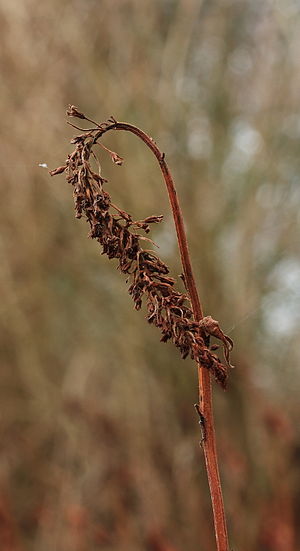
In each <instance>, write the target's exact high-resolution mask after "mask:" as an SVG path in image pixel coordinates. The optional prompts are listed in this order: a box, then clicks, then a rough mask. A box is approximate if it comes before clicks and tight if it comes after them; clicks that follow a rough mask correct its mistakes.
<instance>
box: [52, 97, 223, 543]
mask: <svg viewBox="0 0 300 551" xmlns="http://www.w3.org/2000/svg"><path fill="white" fill-rule="evenodd" d="M67 114H68V115H69V116H71V117H77V118H79V119H84V120H87V121H90V122H91V123H92V124H93V125H95V126H96V128H92V129H82V128H78V127H77V126H75V125H71V126H74V127H75V128H77V129H78V130H82V131H83V132H84V134H81V135H80V136H77V137H76V138H74V139H73V140H71V142H72V143H74V144H76V148H75V151H74V153H72V154H71V155H69V156H68V159H67V161H66V165H63V166H61V167H58V168H57V169H55V170H53V171H51V172H50V174H51V175H52V176H54V175H55V174H60V173H62V172H65V171H66V172H67V180H68V181H69V182H70V183H72V185H73V186H74V193H75V198H76V201H75V206H76V209H75V210H76V216H77V217H78V218H80V217H81V215H82V212H83V211H85V214H86V216H87V218H88V220H89V222H90V225H91V233H90V236H91V237H92V238H96V239H97V240H98V241H99V242H100V244H101V245H102V247H103V252H105V254H107V255H108V256H109V258H118V251H117V250H116V248H115V244H116V240H117V242H119V244H120V243H123V240H124V237H126V236H127V237H126V239H127V240H129V241H130V243H131V249H130V251H131V253H130V255H129V254H128V251H127V255H126V256H125V260H124V259H123V264H120V265H119V266H120V269H121V271H122V272H123V273H130V269H129V268H130V267H131V266H132V263H133V262H134V259H138V258H140V256H139V255H141V253H142V251H141V250H140V249H139V248H138V237H139V236H138V235H136V234H130V233H129V231H128V227H129V225H130V224H131V225H132V224H133V225H136V226H137V225H138V226H139V227H144V226H145V223H146V222H147V221H148V222H150V221H151V220H152V222H153V221H156V222H157V221H160V220H159V219H161V217H150V218H148V219H145V220H144V221H142V222H143V224H141V223H140V222H138V223H133V222H132V219H131V217H130V216H129V215H128V214H126V213H125V212H124V211H121V210H120V209H118V208H117V207H115V206H114V205H112V204H111V202H110V196H109V194H108V193H106V192H104V191H103V190H102V184H103V182H104V181H105V180H104V179H103V178H101V176H100V175H97V174H95V173H94V172H93V171H92V169H91V167H90V165H89V162H88V160H89V156H90V155H91V154H93V152H92V147H93V145H95V144H99V145H101V146H102V147H103V148H104V149H106V150H107V151H108V152H109V154H110V155H111V157H112V160H113V161H114V162H115V163H116V164H122V159H121V157H119V156H118V155H117V154H116V153H114V152H112V151H110V150H109V149H107V148H106V147H105V146H104V145H103V144H102V143H101V142H98V140H99V138H101V136H103V134H105V133H106V132H109V131H110V130H123V131H127V132H131V133H133V134H135V135H136V136H137V137H138V138H140V139H141V140H142V141H143V142H144V143H145V144H146V145H147V147H149V149H150V150H151V151H152V153H153V154H154V155H155V157H156V159H157V161H158V163H159V166H160V169H161V172H162V174H163V177H164V181H165V184H166V187H167V191H168V196H169V200H170V204H171V208H172V213H173V217H174V222H175V228H176V234H177V240H178V245H179V250H180V256H181V262H182V267H183V273H184V278H185V286H186V289H187V292H188V295H189V298H190V301H191V306H192V310H189V313H188V314H187V315H188V317H190V318H191V317H193V318H194V320H195V321H192V322H190V321H188V319H186V320H185V322H184V323H185V324H186V323H189V327H190V329H189V331H188V333H189V334H191V336H192V340H191V341H189V342H185V344H184V345H182V344H181V343H180V342H177V343H176V340H175V344H176V346H178V347H179V348H180V350H181V353H182V355H183V357H186V356H187V355H188V354H189V355H190V356H191V357H192V358H193V359H195V358H196V361H197V369H198V387H199V401H198V404H196V409H197V411H198V413H199V416H200V423H201V428H202V434H203V438H202V448H203V452H204V457H205V466H206V472H207V477H208V482H209V489H210V495H211V501H212V510H213V518H214V527H215V536H216V544H217V551H229V547H228V536H227V527H226V518H225V512H224V504H223V497H222V489H221V483H220V476H219V468H218V460H217V450H216V440H215V429H214V419H213V407H212V381H211V376H212V375H211V373H212V371H213V374H214V376H215V378H216V380H217V381H218V382H219V383H220V384H221V385H222V386H223V387H224V386H225V383H226V368H224V366H222V364H221V362H220V361H219V359H218V358H217V357H216V356H214V355H213V354H212V353H211V352H210V350H209V349H208V348H207V346H206V345H208V340H209V335H212V336H215V337H216V338H217V339H219V340H221V341H222V342H223V346H224V356H225V359H226V363H227V366H229V367H230V363H229V351H230V349H231V347H232V341H231V339H230V338H229V337H227V336H226V335H224V334H223V333H222V331H221V330H220V328H219V326H218V323H217V322H216V321H215V320H213V319H212V318H210V317H209V316H208V317H205V318H204V317H203V310H202V306H201V302H200V299H199V295H198V291H197V287H196V283H195V278H194V275H193V270H192V265H191V259H190V254H189V249H188V243H187V238H186V232H185V227H184V220H183V215H182V211H181V208H180V204H179V201H178V197H177V192H176V188H175V185H174V181H173V178H172V176H171V173H170V170H169V168H168V165H167V163H166V160H165V155H164V153H162V152H161V151H160V149H159V148H158V147H157V145H156V143H155V142H154V141H153V139H152V138H151V137H150V136H148V135H147V134H146V133H145V132H143V131H142V130H140V129H139V128H137V127H136V126H133V125H131V124H128V123H124V122H117V121H116V120H115V119H114V118H111V119H109V121H108V122H107V123H102V124H100V125H99V124H97V123H95V122H94V121H92V120H91V119H88V118H87V117H86V116H85V115H84V114H83V113H81V112H80V111H78V109H77V108H76V107H74V106H70V108H69V110H68V111H67ZM90 178H92V179H93V180H94V189H93V186H92V187H91V185H90ZM95 189H96V190H97V189H98V190H100V191H101V193H100V195H99V194H98V195H97V193H98V192H97V193H96V196H94V197H93V194H94V193H95ZM110 204H111V206H112V207H114V208H115V209H116V210H117V211H118V212H119V213H121V217H123V219H124V218H125V220H127V222H126V224H127V226H126V227H124V226H122V225H120V223H119V222H118V221H117V220H116V219H115V218H114V217H111V216H110V217H109V218H107V214H108V209H109V206H110ZM95 209H96V212H98V214H99V216H100V218H99V219H97V216H96V214H95ZM99 220H100V222H99ZM101 220H102V222H101ZM107 220H110V222H107ZM101 224H104V226H105V224H106V226H105V227H106V232H108V234H109V235H110V233H112V235H111V237H112V240H111V241H109V242H108V241H107V234H105V235H104V237H103V236H102V237H101V231H102V230H101V228H102V226H101ZM102 229H103V228H102ZM99 232H100V234H99ZM113 234H114V235H113ZM121 236H122V238H121ZM126 239H125V241H126ZM129 241H128V242H129ZM144 252H145V251H144ZM124 262H125V264H124ZM145 262H146V264H147V265H148V268H149V269H150V272H148V276H149V274H151V272H153V258H152V257H151V254H150V255H149V254H148V253H147V258H146V259H145V258H144V263H145ZM157 262H158V264H157V266H158V267H157V266H156V270H155V271H156V272H157V273H159V272H160V275H156V276H154V278H156V280H158V283H157V282H156V286H157V287H163V288H165V287H166V286H167V287H169V288H170V287H171V286H172V285H173V282H174V280H173V282H172V281H171V278H168V277H166V274H167V273H168V270H165V268H166V266H164V265H163V263H162V262H161V261H159V259H158V260H157ZM138 264H139V261H138ZM157 270H158V271H157ZM162 274H165V275H162ZM150 277H151V276H150ZM146 282H148V283H147V285H148V288H149V289H150V287H151V285H153V284H155V281H152V283H151V281H150V279H149V277H146ZM144 283H145V280H143V285H144ZM152 288H153V287H151V289H152ZM129 292H130V294H131V295H132V296H133V298H134V301H135V306H136V308H137V309H139V308H140V306H141V289H140V288H139V286H138V284H135V285H132V286H131V287H130V290H129ZM143 292H144V291H143ZM151 292H152V291H151ZM172 292H173V291H172ZM149 294H151V293H149ZM170 296H171V298H172V299H174V300H175V305H177V308H175V309H176V310H177V311H178V310H181V309H182V312H183V310H185V312H188V309H187V308H186V307H184V306H182V304H183V303H182V300H181V298H182V299H183V300H184V296H183V295H182V296H181V295H180V294H178V293H174V292H173V294H172V293H171V295H170ZM157 297H159V295H157V296H156V298H157ZM152 298H153V297H152ZM178 305H179V306H180V307H179V308H178ZM152 306H153V304H151V301H150V304H149V311H148V321H149V322H150V323H151V322H152V321H153V316H154V312H153V308H152ZM149 312H150V313H149ZM150 320H151V321H150ZM179 321H180V322H182V319H181V318H180V320H179ZM156 325H157V326H158V327H160V325H159V324H156ZM194 326H197V327H196V328H195V327H194ZM169 329H170V328H168V327H167V326H166V325H165V326H164V328H163V329H162V332H163V338H162V340H163V341H164V342H165V341H166V340H168V339H170V338H171V337H170V330H169ZM193 331H194V333H193ZM173 342H174V340H173ZM199 343H200V344H199ZM197 347H198V348H197Z"/></svg>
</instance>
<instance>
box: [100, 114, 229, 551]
mask: <svg viewBox="0 0 300 551" xmlns="http://www.w3.org/2000/svg"><path fill="white" fill-rule="evenodd" d="M109 130H125V131H128V132H132V133H133V134H135V135H136V136H138V137H139V138H140V139H141V140H142V141H143V142H144V143H145V144H146V145H147V146H148V147H149V148H150V149H151V151H152V152H153V153H154V155H155V157H156V158H157V160H158V162H159V165H160V168H161V171H162V174H163V177H164V180H165V184H166V186H167V190H168V195H169V200H170V204H171V208H172V213H173V217H174V222H175V228H176V234H177V240H178V245H179V250H180V256H181V263H182V267H183V272H184V276H185V283H186V288H187V290H188V293H189V296H190V299H191V304H192V310H193V314H194V318H195V320H196V321H200V320H201V319H202V318H203V310H202V306H201V302H200V299H199V295H198V291H197V287H196V283H195V278H194V275H193V270H192V264H191V259H190V254H189V249H188V243H187V237H186V231H185V227H184V221H183V215H182V211H181V208H180V204H179V201H178V198H177V192H176V188H175V184H174V181H173V178H172V176H171V173H170V171H169V168H168V165H167V163H166V161H165V155H164V153H161V151H160V150H159V148H158V147H157V145H156V143H155V142H154V141H153V139H152V138H151V137H150V136H148V135H147V134H146V133H145V132H143V131H142V130H140V129H139V128H137V127H136V126H133V125H131V124H128V123H124V122H114V123H113V124H111V125H109V126H107V127H106V128H101V129H99V131H96V134H95V139H94V142H95V143H96V141H97V139H98V138H100V137H101V136H102V135H103V134H104V133H106V132H107V131H109ZM197 366H198V382H199V404H198V407H199V411H200V413H201V416H203V417H201V418H202V419H203V423H204V438H203V442H202V447H203V451H204V457H205V465H206V471H207V478H208V483H209V489H210V495H211V501H212V509H213V517H214V526H215V535H216V543H217V551H228V550H229V546H228V536H227V527H226V518H225V511H224V503H223V496H222V488H221V482H220V475H219V468H218V460H217V450H216V439H215V429H214V419H213V406H212V385H211V375H210V372H209V370H208V369H206V368H203V367H201V364H197Z"/></svg>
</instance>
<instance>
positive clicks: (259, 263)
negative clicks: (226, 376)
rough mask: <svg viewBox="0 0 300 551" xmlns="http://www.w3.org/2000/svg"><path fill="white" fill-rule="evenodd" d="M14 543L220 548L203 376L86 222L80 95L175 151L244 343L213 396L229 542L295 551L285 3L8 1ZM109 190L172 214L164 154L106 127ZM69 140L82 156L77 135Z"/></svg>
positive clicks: (9, 436) (10, 529)
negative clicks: (75, 160) (142, 304)
mask: <svg viewBox="0 0 300 551" xmlns="http://www.w3.org/2000/svg"><path fill="white" fill-rule="evenodd" d="M0 14H1V18H0V30H1V33H0V40H1V49H0V60H1V68H2V71H1V74H2V78H1V86H0V94H1V103H0V111H1V127H0V133H1V153H2V155H1V161H0V162H1V173H2V178H1V186H2V192H1V197H2V201H1V217H0V224H1V234H0V247H1V264H0V278H1V288H2V301H1V315H0V325H1V372H0V377H1V379H0V397H1V410H0V411H1V417H0V430H1V440H0V441H1V455H0V458H1V462H0V531H1V537H0V549H1V551H2V550H3V551H23V550H27V549H28V550H29V549H30V550H33V549H34V550H35V549H36V550H41V549H43V551H47V550H48V549H49V551H50V550H51V551H52V550H53V549H57V550H59V551H69V550H72V551H85V550H88V551H91V550H93V549H95V550H96V549H104V550H105V549H107V550H108V549H109V550H114V551H118V550H120V551H121V550H122V551H123V550H124V549H128V550H130V551H134V550H135V549H136V550H139V551H140V550H141V549H145V550H150V551H183V550H185V551H189V550H191V551H192V550H194V549H202V550H203V551H208V550H211V549H214V541H213V534H212V530H211V512H210V503H209V498H208V491H207V483H206V480H205V476H204V469H203V465H202V455H201V449H200V448H199V446H198V441H199V440H200V434H199V428H198V426H197V419H196V418H195V414H194V411H193V407H192V405H193V403H194V401H195V400H196V390H197V389H196V373H195V370H194V366H193V365H192V362H189V361H186V362H182V361H181V360H180V359H179V358H178V354H177V352H176V350H173V348H172V346H171V345H162V344H159V342H158V336H157V333H156V331H155V330H154V329H153V328H151V327H149V326H147V324H146V323H143V321H144V320H143V319H142V316H141V315H139V314H138V313H136V312H133V311H132V305H131V302H130V298H129V297H128V296H127V293H126V291H125V284H124V281H122V279H121V277H120V274H118V273H117V271H116V270H114V269H113V267H112V266H111V265H110V263H108V262H107V261H106V260H105V258H103V257H101V256H99V253H98V250H97V247H95V244H93V243H92V242H91V241H89V240H87V239H86V234H87V227H86V226H85V225H84V223H83V222H81V223H80V222H77V221H76V220H74V219H73V206H72V198H71V196H70V189H68V187H67V186H66V184H65V182H64V179H63V177H61V179H60V180H59V178H57V179H55V180H51V179H50V178H49V176H48V174H47V171H46V170H45V169H43V168H41V167H39V166H38V164H39V163H47V164H48V166H49V167H50V168H54V167H55V166H57V165H58V164H60V163H61V162H63V161H64V159H65V152H66V150H67V148H68V145H67V139H68V138H70V137H71V136H72V130H70V128H68V127H66V125H65V124H64V112H65V107H66V105H67V104H68V103H73V104H75V105H78V106H79V108H80V109H82V110H83V111H84V112H88V113H89V114H90V115H91V117H92V118H95V119H97V120H102V119H103V120H104V119H105V118H107V117H108V116H109V115H110V114H113V115H114V116H115V117H116V118H118V119H120V120H122V119H123V120H128V122H132V123H134V124H137V125H138V126H141V127H142V128H144V129H145V130H146V131H147V132H148V133H150V134H151V135H152V136H153V138H154V139H156V140H157V141H158V143H159V145H160V147H161V148H162V149H164V150H165V151H166V154H167V158H168V162H169V165H170V167H171V169H172V171H173V175H174V177H175V180H176V182H177V186H178V192H179V195H180V198H181V200H182V206H183V210H184V213H185V215H186V224H187V227H188V234H189V240H190V246H191V252H192V257H193V261H194V266H195V271H196V274H197V278H198V283H199V289H200V294H201V296H202V300H203V304H204V308H205V313H206V314H211V315H213V316H214V317H215V318H216V319H219V320H220V321H221V323H222V327H224V329H225V330H229V331H230V335H231V336H232V337H233V338H234V340H235V343H236V347H235V358H234V363H235V365H236V366H237V369H236V370H235V371H234V372H233V373H232V376H231V381H230V384H229V389H228V391H227V392H226V393H222V391H220V390H219V389H217V388H216V389H215V407H216V423H217V434H218V445H219V454H220V459H221V470H222V480H223V486H224V492H225V504H226V509H227V512H228V519H229V529H230V536H231V546H232V547H233V548H234V549H236V550H238V549H243V551H252V550H253V549H256V550H257V551H294V550H295V549H297V547H298V545H299V543H298V542H299V533H298V532H297V530H299V527H298V528H297V523H296V511H297V508H299V502H300V499H299V470H298V469H297V463H298V460H299V428H298V423H297V422H296V420H297V419H298V415H299V405H298V403H299V398H298V395H299V386H300V385H299V370H298V365H299V345H298V342H299V302H300V300H299V296H300V293H299V289H300V284H299V275H300V264H299V238H298V232H299V221H300V219H299V203H300V192H299V189H300V187H299V154H298V149H299V147H298V142H299V137H300V118H299V113H298V112H299V97H298V96H299V94H298V90H299V75H300V71H299V56H298V51H299V40H300V39H299V37H300V34H299V24H300V12H299V7H298V5H297V3H296V2H293V1H292V0H285V2H283V1H278V2H276V3H273V2H266V3H259V2H250V1H246V0H245V1H243V2H242V1H235V2H233V1H229V0H228V1H227V0H226V2H220V1H216V2H205V1H203V2H197V1H196V0H185V1H184V0H178V1H175V0H173V1H172V0H169V1H165V2H158V1H153V2H138V1H137V0H114V1H112V0H110V1H108V0H103V1H101V2H99V1H96V0H94V1H93V0H88V1H80V0H78V1H76V2H75V1H73V2H71V1H69V0H66V1H65V2H63V3H61V2H58V0H52V2H48V3H43V2H37V1H36V0H27V1H26V2H25V1H24V0H19V1H18V2H16V1H14V2H8V0H1V1H0ZM107 140H108V141H107V143H108V145H111V146H113V148H115V149H116V150H117V151H118V153H120V154H121V155H122V157H125V159H126V163H125V165H124V167H121V168H119V167H114V166H112V165H111V164H109V162H108V161H107V160H106V159H105V157H104V158H103V171H104V175H105V176H106V177H108V178H109V180H110V184H109V185H110V186H111V188H110V189H111V192H112V195H113V197H115V199H116V203H117V204H120V205H121V206H123V207H124V208H125V209H128V210H129V211H130V212H133V213H134V214H135V215H136V216H137V217H140V218H142V217H143V216H147V215H150V214H153V213H155V214H164V215H165V222H164V223H163V226H161V228H159V229H157V231H156V232H155V240H156V241H157V242H158V243H159V245H160V254H161V255H162V257H163V258H164V259H165V260H166V262H167V263H168V264H169V265H171V266H172V267H173V271H174V273H175V275H176V274H178V273H180V271H181V269H180V265H179V262H178V254H177V248H176V242H175V238H174V231H173V225H172V221H171V217H170V213H169V207H168V203H167V199H166V196H165V192H164V188H163V186H162V184H161V181H160V176H159V172H158V169H157V167H156V166H155V164H154V163H153V160H152V158H151V156H150V155H149V154H148V153H147V151H145V150H144V148H143V146H142V145H141V144H139V143H137V142H136V141H135V139H134V137H129V136H119V135H118V136H116V137H115V138H114V140H113V139H112V137H108V138H107ZM70 151H71V149H70Z"/></svg>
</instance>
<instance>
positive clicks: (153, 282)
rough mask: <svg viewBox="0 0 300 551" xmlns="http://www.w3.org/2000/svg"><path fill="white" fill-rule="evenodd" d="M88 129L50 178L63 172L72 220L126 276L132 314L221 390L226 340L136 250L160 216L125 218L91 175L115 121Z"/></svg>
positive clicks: (157, 264) (155, 261)
mask: <svg viewBox="0 0 300 551" xmlns="http://www.w3.org/2000/svg"><path fill="white" fill-rule="evenodd" d="M67 114H68V115H69V116H71V117H78V118H81V119H86V120H90V119H88V118H87V117H85V115H83V113H81V112H80V111H79V110H78V109H77V108H76V107H75V106H74V105H72V106H70V107H69V109H68V111H67ZM94 124H95V125H96V128H95V129H88V131H86V132H84V133H83V134H80V135H78V136H76V137H75V138H73V139H72V140H71V143H73V144H75V149H74V151H73V153H71V154H70V155H68V158H67V160H66V163H65V165H63V166H60V167H58V168H57V169H55V170H52V171H51V172H50V174H51V175H52V176H54V175H56V174H60V173H62V172H65V173H66V179H67V182H68V183H69V184H71V185H72V186H73V193H74V202H75V213H76V218H81V217H82V216H85V217H86V219H87V221H88V223H89V225H90V233H89V237H91V238H92V239H95V240H96V241H98V242H99V244H100V245H101V247H102V254H106V255H107V256H108V258H115V259H117V261H118V268H119V269H120V271H121V272H122V273H123V274H126V275H127V278H128V281H129V283H130V285H129V294H130V295H131V297H132V299H133V301H134V305H135V308H136V310H140V308H141V307H142V303H143V302H144V304H145V306H146V311H147V320H148V322H149V323H152V324H153V325H155V326H156V327H158V328H159V329H160V331H161V333H162V337H161V341H162V342H167V341H169V340H170V341H172V342H173V343H174V344H175V346H176V347H177V348H179V350H180V353H181V356H182V358H186V357H187V356H189V357H190V358H192V359H193V360H196V362H198V363H200V364H201V366H202V367H204V368H206V369H209V370H210V371H211V372H212V374H213V376H214V377H215V379H216V381H217V382H218V383H219V384H220V385H221V386H222V387H223V388H225V387H226V381H227V375H228V368H229V367H232V366H231V364H230V361H229V353H230V350H231V349H232V345H233V343H232V340H231V339H230V338H229V337H228V336H226V335H224V333H223V332H222V331H221V329H220V327H219V324H218V322H216V321H215V320H213V319H212V318H211V317H210V316H207V317H205V318H203V319H202V320H201V321H200V322H196V321H195V320H194V319H193V312H192V309H191V307H190V301H189V298H188V296H187V295H186V294H182V293H180V292H179V291H177V290H176V289H175V287H174V285H175V280H174V279H173V278H172V277H170V276H169V268H168V267H167V266H166V264H165V263H164V262H163V261H162V260H161V259H160V258H158V256H157V255H156V254H155V253H154V252H153V251H149V250H145V249H144V248H143V247H142V246H141V241H142V240H145V239H146V238H145V237H143V236H141V235H140V234H139V233H138V232H139V231H141V230H142V231H144V232H145V233H148V232H149V231H150V227H149V226H150V225H151V224H155V223H159V222H161V221H162V216H148V217H147V218H145V220H138V221H134V219H133V218H132V216H131V215H130V214H128V213H127V212H125V211H123V210H122V209H120V208H119V207H117V206H115V205H114V204H113V203H112V201H111V197H110V195H109V193H108V192H107V191H106V190H105V189H104V186H105V183H106V180H105V179H104V178H102V176H100V174H97V173H95V172H94V171H93V169H92V166H91V162H90V160H91V156H93V157H95V154H94V152H93V148H94V146H95V145H96V144H97V143H99V142H97V140H99V138H100V137H101V135H102V133H103V129H105V130H107V129H110V128H111V129H113V128H114V126H115V125H116V124H117V122H116V121H115V119H113V118H111V119H110V120H109V121H108V122H107V123H102V124H97V123H94ZM104 149H107V148H105V147H104ZM107 151H108V152H109V150H107ZM110 153H111V152H110ZM114 155H115V157H114V159H113V160H114V161H115V162H116V164H121V162H122V160H123V159H122V158H121V157H119V156H118V155H117V154H116V153H115V154H114ZM211 336H212V337H215V338H216V339H218V340H219V341H221V342H222V344H223V348H224V358H225V362H224V363H223V362H222V361H221V360H220V358H219V357H218V356H217V355H216V354H215V353H214V350H216V348H218V347H216V345H213V346H212V347H209V340H210V337H211Z"/></svg>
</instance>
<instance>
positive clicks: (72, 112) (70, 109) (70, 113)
mask: <svg viewBox="0 0 300 551" xmlns="http://www.w3.org/2000/svg"><path fill="white" fill-rule="evenodd" d="M66 114H67V115H68V117H76V118H77V119H86V116H85V115H84V114H83V113H81V112H80V111H79V110H78V109H77V107H75V105H69V107H68V109H67V113H66Z"/></svg>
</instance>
